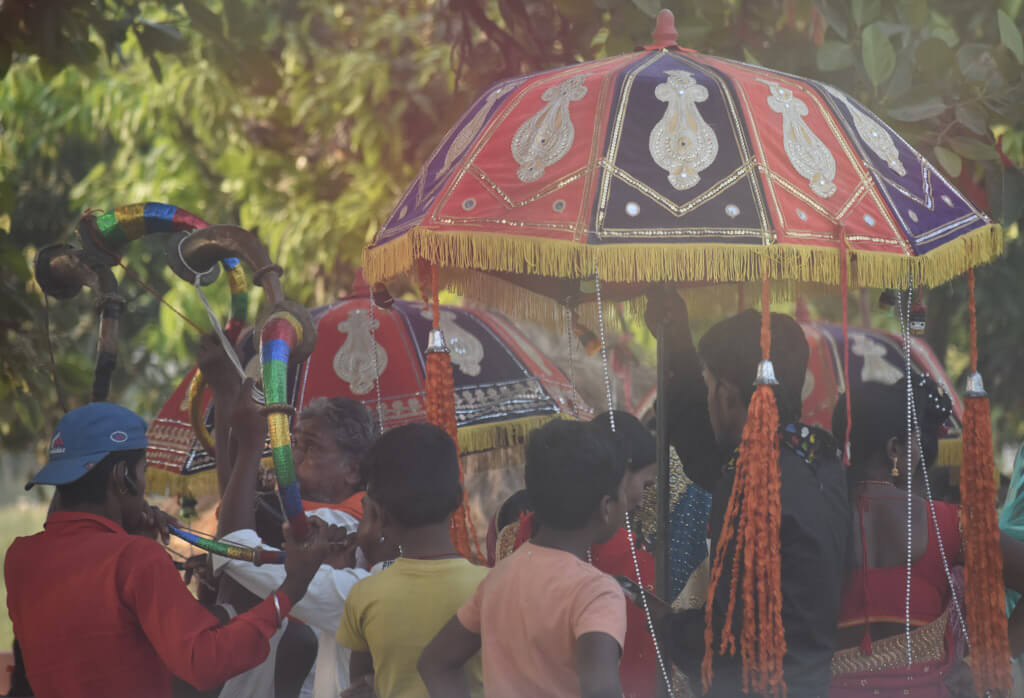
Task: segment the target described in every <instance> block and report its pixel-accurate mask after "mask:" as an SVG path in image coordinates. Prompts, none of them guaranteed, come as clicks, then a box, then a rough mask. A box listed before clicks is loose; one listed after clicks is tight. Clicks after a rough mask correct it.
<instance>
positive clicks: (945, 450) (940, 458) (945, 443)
mask: <svg viewBox="0 0 1024 698" xmlns="http://www.w3.org/2000/svg"><path fill="white" fill-rule="evenodd" d="M963 462H964V441H963V438H962V437H958V438H955V439H939V453H938V455H937V456H936V458H935V465H937V466H938V467H940V468H959V467H960V466H961V465H963Z"/></svg>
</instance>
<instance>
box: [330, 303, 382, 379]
mask: <svg viewBox="0 0 1024 698" xmlns="http://www.w3.org/2000/svg"><path fill="white" fill-rule="evenodd" d="M371 322H372V324H371ZM378 327H380V322H379V321H378V320H377V319H373V320H372V321H371V320H370V314H369V313H368V312H367V311H365V310H362V309H359V310H353V311H352V312H351V313H349V314H348V317H347V318H345V319H344V320H343V321H342V322H339V323H338V331H339V332H341V333H342V334H347V335H348V336H347V337H346V338H345V343H344V344H342V345H341V348H340V349H338V352H337V353H336V354H335V355H334V361H333V363H332V366H333V368H334V372H335V373H336V374H337V375H338V378H340V379H341V380H343V381H345V382H346V383H348V385H349V388H350V389H351V390H352V393H353V394H355V395H364V394H366V393H368V392H370V389H371V388H373V382H374V379H375V378H378V377H379V376H380V375H381V374H382V373H384V369H385V368H387V365H388V353H387V351H385V350H384V347H382V346H381V345H380V344H378V343H377V340H375V339H374V337H373V335H372V334H371V330H376V329H377V328H378ZM372 351H376V352H377V362H376V366H374V361H373V354H371V353H370V352H372ZM374 368H376V373H375V372H374Z"/></svg>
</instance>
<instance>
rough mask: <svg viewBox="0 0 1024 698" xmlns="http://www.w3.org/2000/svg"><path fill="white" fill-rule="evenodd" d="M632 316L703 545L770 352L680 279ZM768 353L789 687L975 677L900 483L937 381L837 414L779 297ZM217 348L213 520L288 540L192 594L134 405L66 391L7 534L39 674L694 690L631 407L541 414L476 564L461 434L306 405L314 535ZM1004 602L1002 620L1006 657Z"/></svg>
mask: <svg viewBox="0 0 1024 698" xmlns="http://www.w3.org/2000/svg"><path fill="white" fill-rule="evenodd" d="M647 313H648V322H649V323H650V324H652V325H656V324H657V325H661V324H663V325H665V326H667V327H668V331H667V333H666V335H665V340H664V341H667V342H669V343H670V347H671V362H670V366H669V368H668V370H669V377H670V389H669V391H668V393H667V395H665V396H664V398H663V399H664V404H666V405H667V408H666V409H665V410H663V412H664V413H663V414H660V415H659V418H664V419H665V420H666V424H667V426H668V431H669V438H670V442H671V444H672V446H673V447H674V448H675V450H676V452H677V453H678V455H679V457H680V460H681V462H682V464H683V468H684V469H685V472H686V475H687V476H688V477H689V478H690V479H691V480H692V481H693V483H694V485H693V486H694V487H699V488H703V489H704V490H706V491H707V492H709V493H710V496H711V512H710V519H709V520H708V524H707V533H706V536H707V538H709V539H710V548H709V549H710V550H711V551H712V553H714V551H716V550H717V541H718V538H719V536H720V534H721V531H722V524H723V519H724V517H725V512H726V506H727V504H728V502H729V499H730V495H731V494H732V488H733V481H734V478H735V463H736V454H737V449H738V447H739V443H740V439H741V435H742V432H743V428H744V425H745V423H746V417H747V407H748V403H749V402H750V400H751V396H752V394H753V390H754V388H753V385H754V378H755V373H756V371H757V366H758V363H759V361H760V358H761V357H760V349H759V342H758V337H759V333H760V322H761V320H760V315H759V314H758V313H754V312H752V311H748V312H746V313H741V314H739V315H736V316H734V317H732V318H730V319H728V320H725V321H723V322H721V323H719V324H718V325H716V326H714V327H712V328H711V329H710V330H708V331H707V332H706V333H705V335H704V336H703V337H702V338H701V340H700V342H699V343H694V341H693V338H692V335H691V331H690V327H689V321H688V317H687V310H686V306H685V304H684V302H683V301H682V299H681V298H679V297H678V295H676V294H668V293H666V294H653V295H652V296H651V298H650V299H649V303H648V309H647ZM771 358H772V361H773V363H774V367H775V372H776V375H777V376H778V379H779V385H778V386H777V387H776V388H775V391H776V402H777V404H778V409H779V417H780V421H779V423H780V425H782V426H781V429H780V434H779V438H780V441H779V443H780V458H779V471H780V474H781V504H782V507H781V512H782V520H781V532H780V543H781V551H780V552H781V560H782V609H781V613H782V619H783V625H784V629H785V643H786V654H785V658H784V680H785V684H786V691H787V695H788V696H790V698H811V697H814V696H828V695H832V696H840V697H842V698H846V697H848V696H850V697H852V696H872V695H913V696H953V695H971V691H972V688H971V685H970V677H969V669H968V667H969V661H966V662H965V661H964V660H965V657H967V656H969V655H968V650H967V642H966V638H965V637H964V633H963V630H964V627H965V624H964V621H963V619H964V618H965V613H964V609H963V608H962V601H963V594H962V592H959V593H958V591H957V590H958V586H959V587H962V571H961V570H962V559H963V552H962V541H961V537H960V527H959V525H958V516H959V511H958V508H957V507H956V506H955V505H953V504H948V503H943V502H933V503H932V502H929V501H928V500H927V499H925V498H923V497H921V496H919V495H918V494H917V493H919V492H920V491H921V490H920V489H919V488H917V487H915V488H912V490H911V491H912V492H913V493H914V494H912V495H911V496H910V498H909V499H908V495H907V492H906V491H905V490H904V489H900V488H901V487H905V484H903V483H906V482H907V481H908V477H907V476H908V471H909V473H910V475H911V479H912V478H913V477H915V476H916V475H918V474H920V475H921V477H926V475H925V474H924V473H925V472H926V465H927V463H928V461H929V460H930V459H931V458H934V455H935V442H936V439H937V438H938V433H939V429H940V427H941V424H942V423H943V422H944V421H945V419H946V418H947V417H948V415H949V411H950V403H949V398H948V396H945V395H944V394H943V393H942V391H941V390H940V389H939V387H938V386H937V385H936V384H935V382H934V381H932V380H930V379H929V378H927V377H926V376H913V377H906V378H904V379H903V380H904V381H905V380H911V381H912V385H911V386H910V390H911V391H912V394H914V395H916V396H917V400H916V401H915V402H916V404H917V405H918V408H917V410H918V413H917V420H916V424H918V425H919V427H918V428H917V429H915V430H908V421H907V418H906V417H907V415H906V404H907V403H906V395H907V392H908V391H907V385H906V383H904V382H902V381H901V382H900V383H897V384H895V385H880V384H865V386H864V387H863V388H862V389H860V390H858V391H855V392H854V393H853V394H852V395H851V401H850V404H851V412H850V414H849V415H847V412H846V408H845V401H844V400H842V399H840V400H839V401H838V406H837V410H836V413H835V417H834V421H833V429H832V432H831V433H830V432H828V431H826V430H823V429H818V428H815V427H811V426H809V425H805V424H802V423H801V421H800V417H801V402H802V400H801V398H802V389H803V383H804V377H805V374H806V371H807V359H808V347H807V342H806V340H805V339H804V336H803V332H802V330H801V329H800V327H799V325H798V324H797V323H796V322H795V321H793V320H792V318H789V317H787V316H785V315H779V314H773V315H772V319H771ZM227 361H228V358H227V357H226V356H225V355H224V354H223V352H222V351H221V350H220V349H219V347H218V345H217V344H216V342H214V341H212V340H204V342H203V344H202V348H201V351H200V355H199V364H200V367H201V368H202V370H203V372H204V374H205V375H206V376H207V377H208V380H209V382H210V385H211V386H212V388H213V392H214V410H215V413H216V414H217V416H218V418H217V419H216V429H215V437H216V441H217V448H216V460H217V469H218V482H219V486H220V490H221V491H220V494H221V502H220V505H219V512H218V530H217V535H218V537H220V538H221V539H223V540H225V541H227V542H231V543H236V544H239V545H244V546H249V547H255V546H260V547H262V548H264V549H268V548H280V547H281V546H283V547H284V549H285V551H286V558H285V563H284V565H261V566H258V565H256V564H254V563H251V562H246V561H242V560H236V559H227V558H222V557H218V556H214V557H213V560H212V565H211V569H210V570H209V579H208V584H207V587H206V588H207V589H208V593H203V594H199V598H198V599H197V598H195V597H194V596H193V595H192V594H191V593H190V591H189V590H188V588H187V587H186V585H185V583H184V582H183V581H182V579H181V576H180V574H179V572H178V570H177V569H176V568H175V566H174V564H173V563H172V562H171V560H170V558H169V557H168V555H167V554H166V553H165V552H164V550H163V548H162V547H161V546H160V545H159V543H158V542H156V541H155V540H154V538H157V539H159V538H161V537H163V538H164V539H165V540H166V536H167V530H168V526H169V525H171V524H172V523H174V521H173V520H172V519H171V517H169V516H168V515H166V514H164V513H163V512H161V511H160V510H158V509H156V508H154V507H152V506H150V505H148V504H147V503H146V502H145V499H144V496H143V494H144V492H145V478H146V473H145V468H146V459H145V447H146V436H145V430H146V425H145V423H144V421H143V420H142V419H141V418H140V417H139V416H137V415H136V414H134V413H132V412H131V411H129V410H127V409H125V408H123V407H120V406H117V405H113V404H109V403H93V404H90V405H86V406H85V407H81V408H79V409H76V410H73V411H72V412H69V413H68V414H67V415H65V416H64V417H63V418H62V419H61V420H60V422H59V423H58V425H57V429H56V432H55V434H54V436H53V438H52V439H51V441H50V443H49V454H50V459H49V462H48V464H47V465H46V467H44V468H43V470H42V471H40V472H39V474H38V475H36V477H35V478H34V479H33V481H32V483H30V484H49V485H55V486H56V493H55V495H54V500H53V506H52V507H51V511H50V514H49V516H48V518H47V521H46V525H45V530H44V531H43V532H41V533H39V534H36V535H34V536H30V537H26V538H20V539H18V540H16V541H15V542H14V543H13V544H12V545H11V547H10V549H9V550H8V552H7V556H6V560H5V567H4V574H5V579H6V583H7V594H8V596H7V599H8V608H9V611H10V615H11V619H12V621H13V625H14V632H15V635H16V637H17V638H18V642H19V647H20V651H21V656H22V659H23V664H24V669H25V672H26V676H27V679H28V682H29V683H30V684H31V690H32V691H34V695H36V696H40V697H41V698H48V697H50V696H66V697H72V698H73V697H76V696H82V697H85V696H115V697H119V696H171V695H175V696H196V695H204V696H207V695H209V696H215V695H220V696H259V697H262V696H300V695H301V696H314V697H315V698H326V697H327V696H331V697H332V698H337V697H338V696H347V697H349V698H357V697H359V696H374V695H376V696H381V697H382V698H389V697H400V696H401V697H404V696H428V695H429V696H432V697H434V698H449V697H454V696H482V695H486V696H488V697H493V698H521V697H526V696H530V697H533V696H552V697H555V696H559V697H560V696H586V697H588V698H592V697H593V698H596V697H603V696H608V697H612V696H616V697H618V696H629V697H633V696H635V697H650V696H654V695H655V694H656V693H657V690H658V684H659V682H661V681H664V680H670V681H671V680H672V677H673V676H675V675H681V676H685V677H688V678H689V685H690V686H692V687H694V689H695V690H696V692H698V693H699V692H700V665H701V662H702V660H703V659H704V652H705V642H704V636H705V627H704V623H705V613H704V610H703V609H694V610H675V611H674V610H672V609H671V608H670V607H669V606H668V605H667V604H666V605H662V604H661V603H660V602H659V600H658V599H657V598H656V597H653V596H649V597H648V599H647V602H646V603H645V602H643V600H642V599H640V598H639V596H640V595H642V594H644V593H646V592H644V589H646V590H648V591H649V590H650V589H651V588H652V586H651V585H652V582H653V577H654V559H653V557H652V555H651V554H650V553H649V552H648V551H647V550H645V549H644V547H643V545H642V542H641V540H640V538H639V537H638V536H634V533H633V532H632V531H631V530H630V527H629V526H628V525H625V524H626V522H628V521H629V520H630V515H631V512H635V510H636V509H637V508H638V506H639V505H640V504H641V500H642V499H643V493H644V491H645V489H646V488H648V487H649V486H651V485H652V484H653V481H654V479H655V470H656V466H655V443H654V438H653V435H652V434H651V433H650V432H649V431H648V430H647V429H646V428H645V427H644V426H643V425H641V423H640V422H639V421H638V420H637V419H636V418H635V417H633V416H632V415H629V414H627V413H625V412H619V411H616V412H608V413H604V414H602V415H600V416H598V417H597V418H595V419H594V420H592V421H591V422H586V423H584V422H574V421H561V420H555V421H552V422H550V423H548V424H547V425H545V426H543V427H541V428H540V429H538V430H536V431H534V432H533V433H532V434H531V435H530V437H529V440H528V443H527V447H526V463H525V485H526V487H525V490H524V491H522V492H518V493H516V494H515V495H513V496H512V497H511V498H509V500H508V501H506V502H505V503H504V504H503V505H502V507H501V509H500V510H499V511H497V512H495V516H494V522H495V524H494V526H493V527H492V531H491V532H490V534H489V535H488V545H487V547H488V551H487V552H488V559H487V560H486V561H478V562H479V563H481V564H474V562H471V561H468V560H466V559H464V558H463V557H462V556H461V555H460V554H459V553H458V552H457V551H456V549H455V547H454V545H453V542H452V538H451V535H450V520H451V517H452V515H453V514H454V513H455V512H456V510H457V509H458V508H459V506H460V505H461V503H462V502H463V500H464V494H463V490H462V485H461V484H460V475H459V472H460V471H459V463H458V457H459V456H458V450H457V448H456V445H455V443H454V442H453V441H452V439H451V438H450V437H449V436H448V435H447V434H446V433H445V432H444V431H443V430H441V429H440V428H438V427H435V426H432V425H428V424H420V423H417V424H409V425H405V426H402V427H398V428H395V429H391V430H389V431H386V432H385V433H383V434H382V435H380V436H375V430H374V426H373V423H372V420H371V418H370V415H369V414H368V412H367V410H366V409H365V408H364V407H363V405H362V404H360V403H358V402H355V401H352V400H347V399H343V398H332V399H321V400H317V401H315V402H313V403H311V404H310V405H309V406H308V407H307V408H306V409H305V410H304V411H303V412H302V413H301V414H299V415H298V418H297V420H296V424H295V427H294V443H293V451H294V460H295V467H296V476H297V478H298V480H299V484H300V489H301V492H302V494H303V497H304V498H305V501H304V502H303V506H304V508H305V510H306V513H307V516H308V517H309V522H310V533H309V535H308V537H307V538H305V539H302V540H300V539H297V538H296V536H295V535H294V534H293V533H292V532H291V531H290V530H289V529H288V526H287V525H284V526H283V528H282V525H281V522H282V521H283V516H282V514H281V511H280V508H279V506H276V500H275V498H274V497H272V496H269V497H268V496H266V495H265V494H263V493H261V485H260V471H261V465H260V460H261V457H262V455H263V449H264V443H265V438H266V420H265V418H264V417H263V415H262V413H261V412H260V409H259V406H258V405H257V404H256V403H255V402H253V400H252V397H251V395H252V391H251V390H250V386H249V385H240V384H239V383H238V381H237V380H236V379H234V378H233V374H232V372H231V371H230V370H229V369H227V368H226V362H227ZM848 416H849V419H848V418H847V417H848ZM847 424H851V425H852V428H851V429H850V430H849V433H847ZM847 441H848V442H849V444H850V452H849V461H850V465H849V467H844V465H843V463H842V458H841V447H840V444H842V443H845V442H847ZM908 454H909V455H910V457H909V458H908ZM908 502H909V504H908ZM908 507H909V509H908ZM908 518H909V523H910V525H909V526H908ZM659 534H660V535H664V534H665V532H659ZM908 549H909V550H910V556H911V559H912V564H911V566H910V580H911V581H910V595H909V597H907V581H906V580H907V574H908V572H907V554H908V553H907V551H908ZM725 555H726V557H727V558H728V559H727V560H726V561H725V563H724V564H723V565H722V569H723V570H724V572H723V574H724V576H723V579H722V580H721V582H720V583H719V584H718V586H717V589H716V593H715V594H714V595H713V597H712V598H709V599H707V603H708V604H710V607H711V618H712V632H713V633H714V637H716V638H717V637H720V636H721V633H722V631H723V629H724V628H726V627H727V625H728V624H733V627H735V628H738V627H739V623H740V618H741V615H742V608H740V607H739V606H741V605H742V602H740V603H738V604H737V608H736V609H735V610H734V613H733V614H732V615H730V613H729V611H728V590H729V588H730V585H731V580H732V579H733V578H734V577H736V576H737V575H739V574H741V571H742V567H743V565H744V563H745V561H744V558H743V556H742V555H737V554H736V551H735V550H734V549H728V550H726V551H725ZM1003 556H1004V561H1005V564H1004V572H1005V575H1004V576H1005V580H1004V581H1005V584H1006V586H1007V587H1008V588H1010V589H1013V590H1016V591H1019V592H1024V547H1022V544H1021V543H1019V542H1017V541H1016V540H1014V539H1012V538H1010V537H1005V536H1004V539H1003ZM485 562H486V564H484V563H485ZM638 584H639V587H640V588H639V589H638V588H637V587H638ZM624 588H626V589H627V591H628V592H629V594H628V596H627V593H626V592H624ZM213 592H215V593H213ZM908 598H909V602H908V601H907V599H908ZM628 599H631V600H632V602H631V601H630V600H628ZM908 603H909V606H908V605H907V604H908ZM1020 608H1021V606H1020V605H1018V607H1017V609H1015V610H1014V612H1013V613H1012V614H1011V616H1010V619H1009V628H1010V641H1011V647H1012V649H1013V651H1014V653H1015V654H1016V653H1017V652H1019V651H1021V650H1022V649H1024V620H1022V619H1024V611H1019V609H1020ZM645 609H646V610H645ZM648 611H650V615H651V617H649V616H648ZM908 614H909V619H910V625H911V626H912V629H911V631H910V636H911V637H910V640H911V642H912V645H913V647H914V661H913V663H912V664H911V665H909V666H908V665H907V662H906V659H905V658H906V646H905V644H903V645H901V644H900V643H905V642H906V640H907V634H906V633H907V629H906V623H905V619H906V618H907V617H908ZM652 632H653V635H652ZM654 635H656V636H658V640H657V641H656V640H655V637H654ZM712 647H713V651H714V652H716V654H715V656H714V657H713V658H712V666H713V668H714V673H713V677H714V678H713V681H712V683H711V685H710V687H709V689H710V693H711V695H714V696H737V695H741V694H742V693H743V690H742V689H743V685H742V684H743V682H742V672H741V669H740V659H739V657H738V656H735V655H734V654H731V653H728V652H725V653H722V652H720V651H719V650H720V643H718V642H713V643H712ZM894 657H895V659H894ZM659 659H661V660H663V661H659ZM685 685H686V684H685V680H684V683H683V686H684V688H685ZM677 688H678V686H677Z"/></svg>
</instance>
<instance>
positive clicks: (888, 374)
mask: <svg viewBox="0 0 1024 698" xmlns="http://www.w3.org/2000/svg"><path fill="white" fill-rule="evenodd" d="M850 352H851V353H853V354H855V355H856V356H859V357H860V358H861V359H863V360H864V367H863V368H862V369H861V371H860V380H861V382H863V383H882V384H884V385H892V384H893V383H895V382H896V381H898V380H899V379H900V378H903V371H901V370H900V369H899V368H898V367H896V366H893V365H892V364H891V363H889V362H888V361H886V359H885V346H884V345H882V344H881V343H879V342H877V341H875V340H874V339H872V338H871V337H869V336H868V335H866V334H858V333H851V334H850Z"/></svg>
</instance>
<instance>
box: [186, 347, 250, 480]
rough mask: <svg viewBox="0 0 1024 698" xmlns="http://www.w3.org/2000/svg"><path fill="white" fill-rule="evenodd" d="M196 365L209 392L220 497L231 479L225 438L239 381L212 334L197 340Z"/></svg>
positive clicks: (227, 434)
mask: <svg viewBox="0 0 1024 698" xmlns="http://www.w3.org/2000/svg"><path fill="white" fill-rule="evenodd" d="M196 364H197V365H198V366H199V370H200V371H202V373H203V378H204V379H205V381H206V385H207V386H209V388H210V390H211V392H212V393H213V414H214V423H213V445H214V462H215V463H216V466H217V492H218V493H219V494H220V496H221V497H223V496H224V491H225V490H226V489H227V487H228V482H229V481H230V480H231V467H232V459H231V454H230V450H231V449H230V447H229V440H230V434H231V428H230V424H229V420H230V417H231V410H232V406H233V405H234V402H235V399H236V398H237V397H238V390H239V386H240V385H241V381H240V380H239V378H238V374H237V373H236V372H235V369H234V366H232V365H231V360H230V359H229V358H228V356H227V354H225V353H224V348H223V347H221V345H220V342H219V341H218V340H217V338H216V337H214V336H213V335H205V336H204V337H203V338H202V339H201V340H200V341H199V352H198V354H197V355H196Z"/></svg>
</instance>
